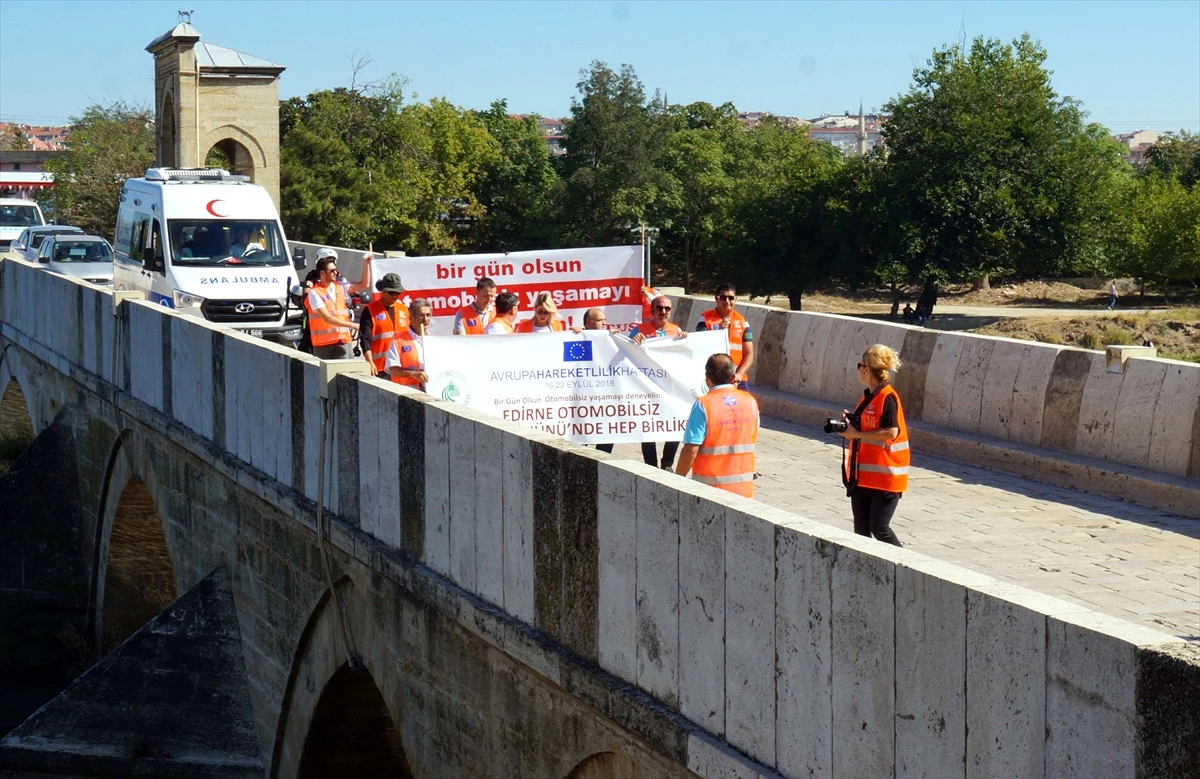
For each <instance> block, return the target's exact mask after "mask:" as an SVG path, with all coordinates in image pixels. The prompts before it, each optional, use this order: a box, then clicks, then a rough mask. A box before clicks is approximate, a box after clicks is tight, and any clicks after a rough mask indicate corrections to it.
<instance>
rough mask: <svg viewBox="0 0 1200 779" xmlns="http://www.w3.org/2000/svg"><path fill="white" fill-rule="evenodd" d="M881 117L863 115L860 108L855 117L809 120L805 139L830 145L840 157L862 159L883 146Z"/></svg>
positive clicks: (882, 119) (848, 113) (880, 115)
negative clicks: (859, 157)
mask: <svg viewBox="0 0 1200 779" xmlns="http://www.w3.org/2000/svg"><path fill="white" fill-rule="evenodd" d="M885 121H887V117H886V116H884V115H883V114H868V113H864V112H863V110H862V107H861V106H859V109H858V114H857V115H855V114H851V113H850V112H849V111H846V112H845V113H843V114H841V115H838V114H821V115H820V116H818V117H817V118H816V119H813V120H812V123H811V126H810V127H809V129H808V136H809V137H810V138H812V139H814V140H817V141H824V142H825V143H828V144H830V145H831V146H833V147H834V148H836V149H837V150H838V151H840V152H841V153H842V154H858V155H865V154H867V153H868V152H870V151H871V150H872V149H874V148H875V147H876V146H882V145H883V123H884V122H885Z"/></svg>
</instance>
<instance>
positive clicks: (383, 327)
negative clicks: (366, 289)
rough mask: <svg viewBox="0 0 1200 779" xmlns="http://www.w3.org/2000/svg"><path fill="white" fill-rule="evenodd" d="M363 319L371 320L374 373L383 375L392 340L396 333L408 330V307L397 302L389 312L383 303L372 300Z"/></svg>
mask: <svg viewBox="0 0 1200 779" xmlns="http://www.w3.org/2000/svg"><path fill="white" fill-rule="evenodd" d="M363 317H364V318H367V317H369V318H370V319H371V362H372V363H373V364H374V365H375V373H377V374H378V373H383V372H384V370H385V369H384V367H383V364H384V361H385V360H386V359H387V353H388V349H390V348H392V339H393V338H395V337H396V333H398V332H400V331H401V330H407V329H408V306H406V305H404V304H403V303H401V302H400V301H399V300H397V301H396V302H395V303H394V304H392V308H391V311H389V310H388V309H386V308H385V307H384V305H383V301H381V300H373V301H371V302H370V303H368V304H367V307H366V309H365V312H364V314H363Z"/></svg>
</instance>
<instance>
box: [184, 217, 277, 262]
mask: <svg viewBox="0 0 1200 779" xmlns="http://www.w3.org/2000/svg"><path fill="white" fill-rule="evenodd" d="M168 226H169V232H170V236H171V258H172V260H171V261H172V262H173V263H175V264H176V265H188V266H196V267H215V266H218V265H270V266H280V265H288V264H290V260H289V259H288V253H287V246H286V245H285V244H284V242H283V236H282V235H280V233H279V228H278V227H277V226H276V224H275V223H274V222H268V221H256V220H244V221H241V220H239V221H230V220H228V219H172V220H170V222H168Z"/></svg>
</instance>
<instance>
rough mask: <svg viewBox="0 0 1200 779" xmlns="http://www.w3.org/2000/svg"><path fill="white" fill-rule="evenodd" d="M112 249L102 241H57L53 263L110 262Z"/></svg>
mask: <svg viewBox="0 0 1200 779" xmlns="http://www.w3.org/2000/svg"><path fill="white" fill-rule="evenodd" d="M112 258H113V256H112V249H110V248H108V244H107V243H104V242H103V241H57V242H55V244H54V257H53V258H52V259H53V260H54V261H55V262H112Z"/></svg>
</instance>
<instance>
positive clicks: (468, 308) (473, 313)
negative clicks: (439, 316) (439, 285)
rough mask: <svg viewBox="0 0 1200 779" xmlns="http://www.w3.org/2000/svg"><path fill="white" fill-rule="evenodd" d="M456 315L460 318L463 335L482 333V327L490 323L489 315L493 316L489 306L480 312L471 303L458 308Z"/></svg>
mask: <svg viewBox="0 0 1200 779" xmlns="http://www.w3.org/2000/svg"><path fill="white" fill-rule="evenodd" d="M458 315H459V317H460V318H461V319H462V324H463V335H483V331H484V329H485V328H487V326H488V325H490V324H491V317H493V316H495V314H493V313H492V309H491V308H489V309H488V310H487V311H486V312H484V313H482V314H480V313H479V311H477V310H476V308H475V304H473V303H468V304H467V305H465V306H463V307H462V308H460V309H459V310H458Z"/></svg>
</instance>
